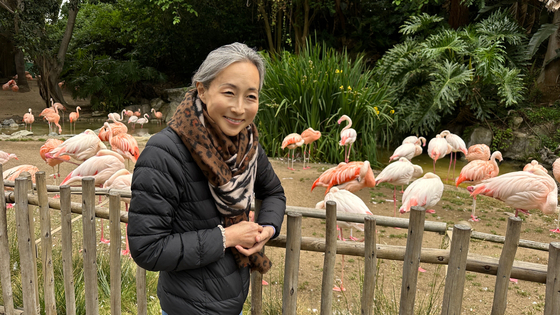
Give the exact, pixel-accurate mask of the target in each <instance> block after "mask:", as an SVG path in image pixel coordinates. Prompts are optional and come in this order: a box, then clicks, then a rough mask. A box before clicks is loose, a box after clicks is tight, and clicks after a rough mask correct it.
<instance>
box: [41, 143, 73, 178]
mask: <svg viewBox="0 0 560 315" xmlns="http://www.w3.org/2000/svg"><path fill="white" fill-rule="evenodd" d="M62 142H63V141H62V140H59V139H53V138H51V139H48V140H47V141H45V144H43V145H42V146H41V148H40V149H39V154H40V155H41V158H42V159H43V161H45V163H47V164H48V165H49V166H51V167H52V168H53V179H54V184H55V185H56V178H57V175H58V177H59V178H60V163H62V162H68V161H69V160H70V157H69V156H68V155H63V156H60V157H59V158H56V159H55V158H48V157H47V153H49V152H50V151H52V150H54V149H55V148H56V147H58V146H59V145H61V144H62ZM57 165H58V172H55V170H54V167H55V166H57Z"/></svg>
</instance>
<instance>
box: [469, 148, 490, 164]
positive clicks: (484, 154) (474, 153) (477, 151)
mask: <svg viewBox="0 0 560 315" xmlns="http://www.w3.org/2000/svg"><path fill="white" fill-rule="evenodd" d="M465 157H466V158H467V161H469V162H471V161H474V160H486V161H487V160H489V159H490V148H489V147H488V146H487V145H486V144H473V145H471V146H470V147H469V149H468V150H467V155H465Z"/></svg>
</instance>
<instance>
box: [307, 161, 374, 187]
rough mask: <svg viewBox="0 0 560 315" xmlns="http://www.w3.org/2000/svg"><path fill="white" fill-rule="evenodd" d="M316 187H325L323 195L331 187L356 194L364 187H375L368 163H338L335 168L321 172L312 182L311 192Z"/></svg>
mask: <svg viewBox="0 0 560 315" xmlns="http://www.w3.org/2000/svg"><path fill="white" fill-rule="evenodd" d="M316 186H323V187H327V190H326V191H325V195H326V194H327V193H328V192H329V190H330V189H331V187H333V186H337V187H338V188H339V189H346V190H348V191H350V192H356V191H358V190H360V189H362V188H365V187H372V188H373V187H375V176H374V175H373V170H372V169H371V167H370V164H369V161H364V162H350V163H340V164H338V166H336V167H335V168H333V169H328V170H327V171H325V172H323V174H321V175H320V176H319V178H317V179H316V180H315V182H313V185H312V186H311V191H313V189H314V188H315V187H316Z"/></svg>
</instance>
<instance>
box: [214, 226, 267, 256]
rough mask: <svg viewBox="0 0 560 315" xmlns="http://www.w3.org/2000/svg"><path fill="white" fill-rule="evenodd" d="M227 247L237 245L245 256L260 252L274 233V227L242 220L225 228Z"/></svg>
mask: <svg viewBox="0 0 560 315" xmlns="http://www.w3.org/2000/svg"><path fill="white" fill-rule="evenodd" d="M225 235H226V247H235V248H236V249H237V250H238V251H239V252H240V253H241V254H243V255H245V256H249V255H252V254H254V253H256V252H259V251H260V250H261V249H262V248H263V246H264V244H265V243H266V242H267V241H268V240H269V239H270V238H271V237H272V236H273V235H274V228H272V227H271V226H262V225H259V224H257V223H254V222H249V221H241V222H238V223H236V224H234V225H230V226H228V227H227V228H225Z"/></svg>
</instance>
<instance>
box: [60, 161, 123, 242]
mask: <svg viewBox="0 0 560 315" xmlns="http://www.w3.org/2000/svg"><path fill="white" fill-rule="evenodd" d="M123 168H125V167H124V159H123V157H122V156H121V155H120V154H118V153H116V152H113V151H111V150H100V151H99V152H97V154H96V155H94V156H92V157H91V158H89V159H87V160H85V161H84V162H83V163H82V164H80V166H78V167H77V168H76V169H74V170H73V171H72V172H70V173H69V174H68V176H66V178H65V179H64V180H63V181H62V183H60V185H74V186H80V185H81V184H82V179H83V178H84V177H90V176H91V177H93V178H94V182H95V186H100V187H101V186H103V184H104V183H105V181H107V180H108V179H109V178H110V177H111V175H113V174H115V173H116V172H117V171H118V170H120V169H123ZM100 197H101V196H100ZM100 242H102V243H105V244H108V243H109V241H108V240H106V239H105V237H104V235H103V219H101V239H100Z"/></svg>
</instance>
